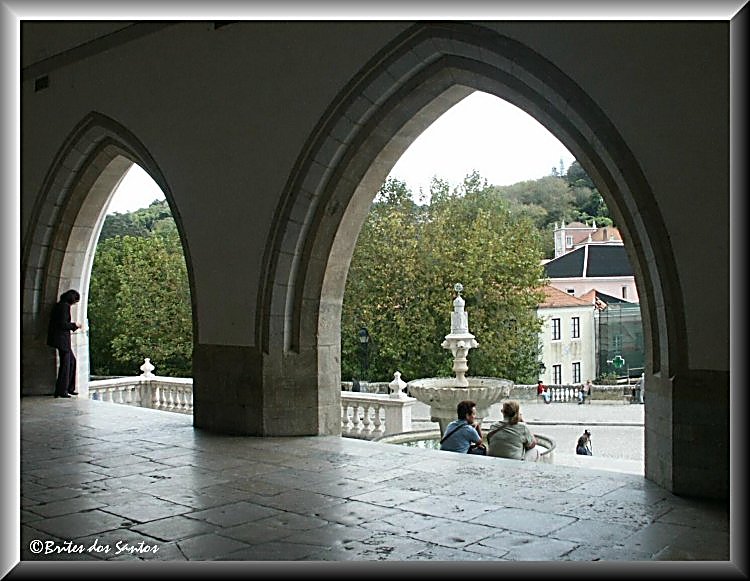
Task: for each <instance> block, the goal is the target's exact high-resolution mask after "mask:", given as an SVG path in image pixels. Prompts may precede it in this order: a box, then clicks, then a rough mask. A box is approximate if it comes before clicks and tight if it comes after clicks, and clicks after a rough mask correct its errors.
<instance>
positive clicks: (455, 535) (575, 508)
mask: <svg viewBox="0 0 750 581" xmlns="http://www.w3.org/2000/svg"><path fill="white" fill-rule="evenodd" d="M21 403H22V406H21V416H22V417H21V439H22V443H23V450H25V451H26V452H27V453H28V455H26V454H25V455H24V464H23V468H22V473H21V485H22V486H21V488H22V502H23V504H22V505H23V506H24V507H25V508H24V515H25V519H24V524H23V525H22V543H23V546H22V547H21V551H20V553H21V556H22V559H23V560H24V561H51V560H97V561H102V560H103V559H104V560H106V561H113V560H118V561H119V560H132V559H138V560H142V561H150V560H153V561H172V562H177V561H183V560H189V561H218V560H249V561H255V560H271V561H274V560H281V561H294V560H303V561H362V560H364V561H407V560H409V561H420V562H423V561H440V560H450V561H508V562H510V561H527V560H532V561H537V562H543V561H570V562H573V561H595V560H605V561H607V560H611V561H623V560H624V561H629V560H633V561H635V560H650V561H663V560H691V561H693V560H704V559H716V560H727V559H729V541H730V538H729V533H728V530H729V529H728V523H729V516H728V512H727V508H726V507H725V506H721V505H718V504H716V503H707V502H698V501H693V500H690V499H685V498H679V497H676V496H674V495H672V494H671V493H669V492H668V491H666V490H663V489H661V488H659V487H658V486H656V485H655V484H653V483H651V482H649V481H647V480H645V479H644V478H643V477H642V476H640V475H636V474H626V473H615V472H607V471H602V470H596V469H590V468H586V467H570V466H564V465H555V464H541V463H525V462H518V461H513V460H505V459H499V458H489V457H476V456H465V455H458V454H450V453H445V452H439V451H434V450H424V449H418V448H406V447H402V446H395V445H391V444H380V443H377V442H367V441H362V440H354V439H347V438H339V437H299V438H268V439H264V438H237V437H229V436H219V435H216V434H207V433H204V432H201V431H198V430H194V429H193V427H192V425H191V422H192V418H190V417H189V416H183V415H179V414H169V413H168V412H160V413H156V412H154V411H153V410H147V409H141V408H134V407H128V406H118V405H116V404H109V403H105V402H92V401H87V400H75V401H66V402H65V404H66V405H61V403H60V402H51V401H50V399H49V398H24V399H22V402H21ZM55 404H57V405H55ZM580 407H584V406H580ZM588 407H592V408H593V407H595V406H594V405H593V404H592V405H591V406H588ZM50 433H65V434H67V437H66V440H67V441H70V442H81V441H84V440H85V442H86V443H85V444H84V445H82V446H74V447H73V448H72V449H70V450H68V452H67V454H66V453H61V450H60V449H58V448H51V447H50V446H48V443H47V436H48V434H50ZM92 441H93V443H92ZM280 443H283V446H280V445H279V444H280ZM140 444H143V445H142V446H141V445H140ZM109 446H112V448H113V453H112V454H107V448H108V447H109ZM79 448H85V449H86V450H85V452H83V451H81V450H80V449H79ZM170 450H171V451H172V452H173V454H172V455H170V454H169V453H168V452H169V451H170ZM280 450H283V453H280ZM107 458H109V461H107V462H106V464H107V465H105V464H104V463H103V462H102V460H104V459H107ZM66 459H70V462H67V461H66ZM58 462H59V467H58V466H57V465H56V463H58ZM151 463H156V464H158V465H159V468H158V469H156V470H154V471H153V472H146V473H137V474H132V475H128V476H123V475H121V474H120V473H119V472H117V471H115V472H113V473H109V472H107V470H112V469H119V468H121V467H125V466H139V465H150V464H151ZM316 468H317V469H316ZM99 471H101V472H99ZM92 475H94V476H95V478H92ZM59 511H63V512H66V513H67V512H68V511H73V512H70V513H67V514H57V513H58V512H59ZM32 515H34V518H32ZM36 517H38V518H36ZM97 538H98V539H100V540H102V539H107V540H108V542H109V544H111V543H116V542H117V541H118V540H122V541H123V542H127V543H128V544H129V545H134V544H136V545H137V544H138V542H139V540H140V541H143V542H144V543H157V544H158V545H159V550H158V551H157V552H155V553H141V554H138V553H130V552H124V553H120V554H116V555H113V554H107V555H106V556H104V557H103V556H101V555H96V556H93V555H94V554H93V553H90V552H84V553H82V554H74V553H60V554H57V555H48V554H40V553H34V552H32V550H31V547H32V546H33V545H31V543H32V541H34V540H48V541H52V542H53V543H57V544H58V545H60V544H62V543H65V542H66V541H70V542H74V543H89V544H90V543H94V540H95V539H97Z"/></svg>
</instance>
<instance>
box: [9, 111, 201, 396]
mask: <svg viewBox="0 0 750 581" xmlns="http://www.w3.org/2000/svg"><path fill="white" fill-rule="evenodd" d="M133 164H138V165H140V166H141V167H142V168H143V169H144V170H145V171H146V172H147V173H148V174H149V175H150V176H151V177H152V179H154V181H155V182H156V183H157V184H158V185H159V187H160V188H161V190H162V192H164V195H165V197H166V199H167V202H168V203H169V206H170V208H171V211H172V215H173V217H174V219H175V222H176V224H177V229H178V232H179V233H180V239H181V242H182V248H183V253H184V255H185V260H186V263H187V265H188V277H189V280H190V286H191V296H192V295H193V292H192V288H193V284H192V276H191V269H190V259H189V247H188V244H187V240H186V239H185V236H184V235H183V231H182V226H181V221H180V218H179V213H178V211H177V207H176V204H175V203H174V200H173V197H172V194H171V190H170V188H169V186H168V184H167V181H166V179H165V177H164V175H163V174H162V172H161V170H160V169H159V167H158V165H157V163H156V162H155V160H154V159H153V158H152V156H151V155H150V154H149V152H148V150H147V148H146V147H145V146H144V145H143V143H142V142H141V141H140V140H138V139H137V138H136V137H135V136H134V135H133V134H132V133H131V132H130V131H129V130H127V129H126V128H125V127H124V126H122V125H121V124H119V123H118V122H116V121H115V120H113V119H112V118H110V117H107V116H105V115H103V114H101V113H98V112H91V113H89V114H88V115H87V116H86V117H85V118H84V119H82V120H81V121H80V122H79V123H78V124H77V125H76V126H75V127H74V128H73V130H72V131H71V132H70V134H69V135H68V137H67V139H66V140H65V142H64V143H63V145H62V146H61V147H60V148H59V150H58V152H57V154H56V156H55V159H54V160H53V162H52V164H51V165H50V169H49V171H48V173H47V175H46V176H45V179H44V181H43V185H42V188H41V191H40V192H39V194H38V196H37V198H36V202H35V205H34V208H33V209H32V214H33V219H32V221H31V223H32V224H33V225H34V229H33V230H32V231H29V232H26V233H25V236H24V238H23V241H22V256H21V272H22V277H23V278H22V280H23V283H22V284H23V289H22V290H23V292H22V309H23V310H22V313H23V332H24V338H23V339H24V345H25V348H24V351H23V356H24V359H25V361H24V362H23V364H22V368H23V370H24V374H25V377H24V381H23V382H22V383H23V386H24V390H25V391H24V395H31V394H46V393H49V391H50V385H54V374H55V363H54V361H55V355H54V352H53V351H52V350H51V349H49V348H47V347H46V346H45V338H46V319H47V313H49V310H50V309H51V307H52V305H53V304H54V303H55V302H56V301H57V299H58V297H59V295H60V294H61V293H62V292H63V291H64V290H66V289H68V288H76V289H79V290H80V291H81V302H80V304H79V307H78V315H79V317H80V318H81V319H85V318H86V309H87V296H88V293H87V289H88V285H89V279H90V276H91V268H92V265H93V259H94V253H95V251H96V244H97V240H98V237H99V232H100V231H101V227H102V225H103V223H104V218H105V209H106V208H107V205H108V204H109V201H110V199H111V198H112V196H113V194H114V192H115V190H116V189H117V186H118V185H119V183H120V181H121V180H122V178H123V177H124V175H125V174H126V173H127V171H128V170H129V169H130V167H131V166H132V165H133ZM193 312H195V309H194V308H193ZM196 324H197V321H196V318H195V315H193V328H194V329H195V326H196ZM73 348H74V350H75V351H76V355H77V358H78V361H79V365H78V374H79V377H78V385H79V388H80V389H81V390H82V391H83V392H84V394H85V393H86V391H87V384H88V370H89V365H88V338H87V335H85V334H76V335H74V337H73ZM50 381H51V383H50Z"/></svg>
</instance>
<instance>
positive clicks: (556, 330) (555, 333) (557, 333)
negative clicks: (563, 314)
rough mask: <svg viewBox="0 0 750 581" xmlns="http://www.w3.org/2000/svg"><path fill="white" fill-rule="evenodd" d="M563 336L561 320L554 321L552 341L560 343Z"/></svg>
mask: <svg viewBox="0 0 750 581" xmlns="http://www.w3.org/2000/svg"><path fill="white" fill-rule="evenodd" d="M561 337H562V335H561V334H560V319H552V340H553V341H559V340H560V338H561Z"/></svg>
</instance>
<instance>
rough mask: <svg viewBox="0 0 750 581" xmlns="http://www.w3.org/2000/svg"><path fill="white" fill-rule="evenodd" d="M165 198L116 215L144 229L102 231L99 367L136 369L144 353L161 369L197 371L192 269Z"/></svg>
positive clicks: (92, 307)
mask: <svg viewBox="0 0 750 581" xmlns="http://www.w3.org/2000/svg"><path fill="white" fill-rule="evenodd" d="M163 204H165V203H162V202H154V203H153V204H152V205H151V206H150V207H149V208H146V209H144V210H145V211H144V210H138V211H136V212H133V213H131V214H126V215H124V216H127V219H126V220H121V221H118V222H119V223H130V224H131V225H132V224H136V227H135V228H134V230H135V231H138V232H142V231H145V232H146V234H145V235H141V236H130V235H126V236H114V237H110V238H105V239H103V240H102V239H101V237H100V241H99V244H98V246H97V251H96V255H95V257H94V265H93V268H92V274H91V284H90V287H89V306H88V316H89V329H90V330H89V339H90V356H91V369H92V373H93V374H95V375H132V374H134V373H137V371H138V368H139V367H140V365H141V364H142V363H143V359H144V358H145V357H149V358H151V361H152V362H153V363H154V365H155V366H156V367H157V370H156V371H157V373H158V374H160V375H172V376H190V375H191V373H192V319H191V301H190V290H189V284H188V280H187V269H186V266H185V259H184V256H183V254H182V246H181V244H180V239H179V235H178V233H177V227H176V225H175V223H174V220H173V219H172V218H171V216H164V208H163ZM133 215H140V218H138V219H133ZM115 216H118V215H115ZM110 217H111V216H108V217H107V219H109V218H110ZM105 224H106V221H105Z"/></svg>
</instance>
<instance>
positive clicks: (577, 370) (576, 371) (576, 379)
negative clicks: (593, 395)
mask: <svg viewBox="0 0 750 581" xmlns="http://www.w3.org/2000/svg"><path fill="white" fill-rule="evenodd" d="M573 383H581V363H580V362H579V361H576V362H575V363H574V364H573Z"/></svg>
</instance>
